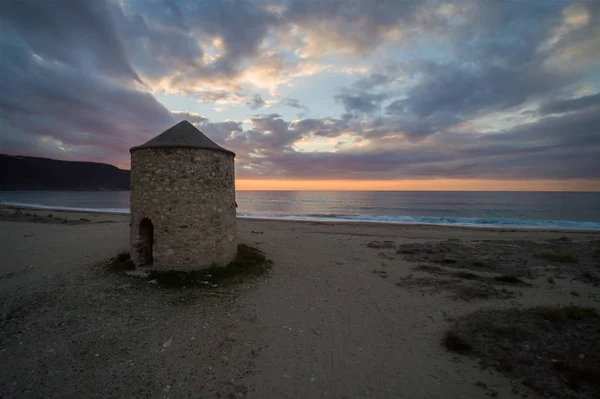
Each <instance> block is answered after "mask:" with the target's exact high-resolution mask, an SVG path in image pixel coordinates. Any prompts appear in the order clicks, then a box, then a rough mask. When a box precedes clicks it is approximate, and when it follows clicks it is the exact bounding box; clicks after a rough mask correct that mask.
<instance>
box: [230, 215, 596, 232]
mask: <svg viewBox="0 0 600 399" xmlns="http://www.w3.org/2000/svg"><path fill="white" fill-rule="evenodd" d="M238 216H239V217H242V218H257V219H284V220H311V221H337V222H374V223H391V224H427V225H436V226H470V227H504V228H506V227H510V228H537V229H561V230H563V229H564V230H600V222H578V221H572V220H523V219H509V218H465V217H436V216H373V215H344V214H299V215H281V214H264V213H238Z"/></svg>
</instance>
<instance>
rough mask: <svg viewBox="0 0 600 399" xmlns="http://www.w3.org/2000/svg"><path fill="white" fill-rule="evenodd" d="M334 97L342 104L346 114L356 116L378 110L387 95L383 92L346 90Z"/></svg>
mask: <svg viewBox="0 0 600 399" xmlns="http://www.w3.org/2000/svg"><path fill="white" fill-rule="evenodd" d="M334 98H335V99H336V100H337V101H339V102H341V103H342V104H343V105H344V108H345V109H346V112H347V113H348V114H350V115H353V116H358V115H362V114H371V113H373V112H375V111H378V110H379V109H380V107H381V103H382V101H383V100H385V99H386V98H387V95H385V94H383V93H369V92H364V91H363V92H360V91H359V92H357V91H350V90H347V91H343V92H342V93H340V94H336V95H335V97H334Z"/></svg>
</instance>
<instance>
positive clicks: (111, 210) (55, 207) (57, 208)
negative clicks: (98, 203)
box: [0, 201, 129, 214]
mask: <svg viewBox="0 0 600 399" xmlns="http://www.w3.org/2000/svg"><path fill="white" fill-rule="evenodd" d="M0 204H1V205H10V206H22V207H25V208H31V209H48V210H53V211H77V212H107V213H125V214H127V213H129V209H127V208H86V207H77V206H61V205H43V204H29V203H27V204H26V203H22V202H12V201H0Z"/></svg>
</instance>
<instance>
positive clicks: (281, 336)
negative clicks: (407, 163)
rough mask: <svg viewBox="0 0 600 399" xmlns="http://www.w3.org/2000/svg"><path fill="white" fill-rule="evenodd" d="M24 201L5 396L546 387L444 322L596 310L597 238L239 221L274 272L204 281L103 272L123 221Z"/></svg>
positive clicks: (8, 325) (9, 315) (124, 239)
mask: <svg viewBox="0 0 600 399" xmlns="http://www.w3.org/2000/svg"><path fill="white" fill-rule="evenodd" d="M16 212H17V210H16V209H15V208H11V207H2V208H0V254H1V265H0V303H1V313H0V397H7V398H12V397H32V398H34V397H102V398H106V397H152V398H154V397H156V398H159V397H165V398H166V397H169V398H187V397H224V398H328V397H331V398H344V397H346V398H363V397H373V398H479V397H481V398H484V397H489V396H488V395H489V394H490V392H492V391H493V392H495V393H497V394H498V397H501V398H520V397H522V396H521V395H522V394H524V393H525V394H529V395H530V397H535V396H534V395H533V394H532V393H530V392H528V391H527V390H526V388H524V387H522V386H520V385H519V384H518V383H515V382H511V381H509V380H508V379H507V378H506V377H504V376H503V375H501V374H499V373H495V372H490V371H484V370H481V369H480V367H479V366H478V364H477V362H476V361H475V360H471V359H469V358H464V357H457V355H455V354H453V353H451V352H448V351H446V349H445V348H443V347H442V346H441V345H440V339H441V337H442V335H443V333H444V331H445V330H446V328H447V327H448V324H449V321H448V320H449V318H452V317H456V316H461V315H465V314H468V313H470V312H473V311H475V310H477V309H483V308H489V307H494V308H510V307H519V308H525V307H531V306H535V305H561V304H562V305H567V304H575V305H581V306H591V307H594V308H596V309H600V297H598V294H600V290H599V288H598V286H597V283H598V282H597V281H595V280H594V279H595V278H596V276H598V271H599V270H598V262H597V260H596V258H594V256H595V255H594V254H596V252H595V251H597V250H598V249H599V248H600V234H599V233H598V232H573V231H544V230H502V229H479V228H477V229H476V228H458V227H437V226H408V225H386V224H372V223H371V224H369V223H322V222H290V221H273V220H251V219H238V234H239V242H240V243H245V244H248V245H251V246H254V247H257V248H260V249H261V250H262V251H264V252H265V254H266V256H267V257H268V258H269V259H271V260H273V262H274V265H273V268H272V270H271V272H270V273H269V274H266V275H262V276H260V277H259V278H251V279H248V280H246V281H245V282H243V283H242V284H239V285H228V286H222V287H221V286H219V287H217V288H211V289H205V290H201V291H197V290H191V289H181V288H179V289H166V288H161V287H157V286H156V285H155V284H152V283H151V282H140V281H137V280H135V279H134V278H132V277H128V276H125V275H122V274H114V273H108V272H107V271H106V267H105V262H106V260H107V259H109V258H111V257H113V256H115V255H117V254H118V253H120V252H123V251H125V250H127V247H128V229H129V216H128V215H117V214H101V213H77V212H56V211H47V210H25V209H21V210H19V212H20V214H16ZM25 213H29V215H25ZM34 214H35V215H34ZM48 215H52V217H49V216H48ZM50 219H52V220H50ZM548 253H559V254H563V255H568V256H573V257H577V261H578V263H576V264H575V263H569V262H555V261H553V260H549V258H548V257H546V258H544V256H545V255H544V254H548ZM459 271H460V272H469V273H476V274H477V275H478V276H480V279H479V280H476V281H472V280H464V279H461V278H459V277H456V276H455V274H456V272H459ZM502 275H512V276H516V277H518V278H519V279H521V280H522V281H523V282H525V283H526V284H523V285H521V284H509V283H506V284H504V283H495V282H494V283H491V282H492V281H496V280H494V278H495V277H496V276H502ZM550 277H551V279H550ZM551 281H552V282H551ZM473 288H475V290H473ZM473 292H475V295H474V296H472V295H471V294H472V293H473ZM573 292H577V294H578V295H577V296H574V295H573V294H572V293H573ZM465 293H466V294H465ZM506 293H508V294H506ZM478 383H483V384H485V386H486V387H488V388H486V389H483V388H482V387H481V386H482V384H478ZM476 384H477V385H476Z"/></svg>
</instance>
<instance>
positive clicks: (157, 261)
mask: <svg viewBox="0 0 600 399" xmlns="http://www.w3.org/2000/svg"><path fill="white" fill-rule="evenodd" d="M188 125H189V126H185V128H186V132H185V134H184V135H175V137H168V139H170V140H162V142H159V143H158V144H154V145H153V144H152V142H153V140H156V139H158V138H160V137H161V136H163V135H164V134H166V133H168V132H169V130H167V131H166V132H165V133H163V134H162V135H160V136H158V137H157V138H155V139H153V140H151V141H149V142H148V143H146V144H144V145H142V146H139V147H134V148H132V150H131V199H130V203H131V234H130V240H131V256H132V259H133V261H134V263H135V264H136V265H138V266H141V265H146V266H149V267H151V269H152V270H163V271H166V270H179V271H190V270H195V269H202V268H206V267H210V266H213V265H226V264H227V263H229V262H230V261H231V260H232V259H233V258H234V257H235V255H236V251H237V243H236V207H235V176H234V156H235V154H233V153H232V152H230V151H228V150H225V149H222V148H221V147H218V146H217V145H216V144H215V143H212V141H211V142H210V143H211V144H213V145H214V146H215V148H212V147H210V148H200V145H202V144H206V143H202V142H200V145H198V143H197V142H194V139H193V138H192V139H189V137H187V136H186V135H189V134H192V133H193V134H196V133H195V132H197V133H199V134H200V135H202V137H201V139H206V140H209V139H208V138H207V137H206V136H204V135H203V134H202V133H201V132H200V131H199V130H197V129H196V128H195V127H193V126H192V125H191V124H189V123H188ZM177 126H178V125H176V126H175V127H177ZM175 127H174V128H175ZM190 127H191V128H192V129H194V130H195V132H193V131H192V132H190V129H189V128H190ZM174 128H172V129H174ZM186 137H187V138H186ZM209 141H210V140H209ZM181 142H183V144H182V143H181ZM186 142H187V143H186ZM190 142H191V143H190ZM194 145H195V146H194ZM204 146H205V147H206V145H204Z"/></svg>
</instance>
